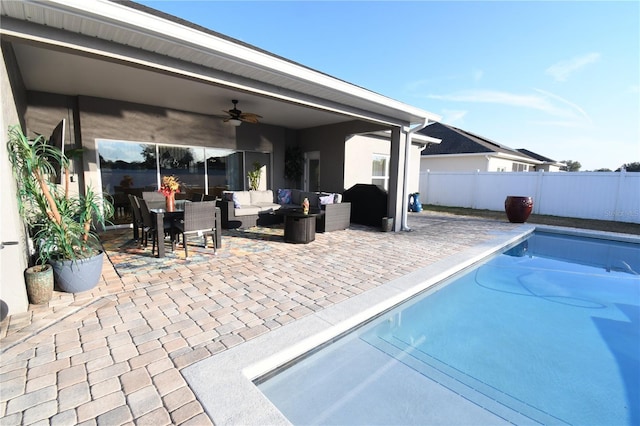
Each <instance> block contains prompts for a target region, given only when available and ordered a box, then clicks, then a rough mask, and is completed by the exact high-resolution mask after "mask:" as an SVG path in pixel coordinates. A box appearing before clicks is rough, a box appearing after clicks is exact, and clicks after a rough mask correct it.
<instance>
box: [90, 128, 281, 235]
mask: <svg viewBox="0 0 640 426" xmlns="http://www.w3.org/2000/svg"><path fill="white" fill-rule="evenodd" d="M97 145H98V155H99V158H100V174H101V178H102V191H103V193H104V194H105V195H110V196H111V197H112V198H113V201H114V206H115V208H116V216H115V218H114V220H113V222H114V223H115V224H120V223H131V221H132V215H131V209H130V204H129V199H128V194H133V195H136V196H138V197H142V192H143V191H157V190H158V179H159V178H160V177H161V176H165V175H174V176H176V177H177V178H178V180H179V181H180V183H181V188H180V194H178V195H177V196H178V198H186V199H190V198H191V196H192V195H193V194H208V195H213V196H217V197H219V196H221V194H222V191H224V190H233V191H239V190H245V189H248V188H247V187H246V185H247V182H246V181H247V179H246V171H248V170H250V169H251V168H252V165H251V164H252V163H253V162H256V161H258V162H260V163H261V164H263V165H264V166H265V172H264V174H263V176H262V181H261V184H260V189H267V187H268V185H269V184H268V183H269V182H270V179H271V154H269V153H258V152H243V151H234V150H230V149H222V148H205V147H190V146H176V145H157V144H145V143H135V142H124V141H109V140H99V141H98V144H97ZM247 163H248V164H247Z"/></svg>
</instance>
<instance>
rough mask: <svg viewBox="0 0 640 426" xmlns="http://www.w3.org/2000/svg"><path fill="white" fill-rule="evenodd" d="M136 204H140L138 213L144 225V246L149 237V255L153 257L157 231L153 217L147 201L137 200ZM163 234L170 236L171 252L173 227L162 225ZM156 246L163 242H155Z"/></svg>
mask: <svg viewBox="0 0 640 426" xmlns="http://www.w3.org/2000/svg"><path fill="white" fill-rule="evenodd" d="M138 202H139V203H140V213H141V215H142V222H143V224H144V229H145V232H144V246H145V247H146V246H147V241H148V237H149V235H151V243H152V246H151V254H152V255H154V254H155V252H156V240H157V238H156V235H157V234H158V230H157V228H156V223H155V221H154V220H153V216H152V215H151V211H150V210H149V203H148V202H147V200H145V199H142V198H138ZM163 226H164V234H165V235H166V234H167V233H168V234H170V236H171V250H172V251H173V244H174V233H173V225H172V224H171V223H167V222H166V221H165V223H164V225H163ZM157 243H158V245H160V244H163V243H164V242H163V241H157Z"/></svg>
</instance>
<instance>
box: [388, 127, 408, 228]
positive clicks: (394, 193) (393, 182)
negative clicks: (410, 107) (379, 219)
mask: <svg viewBox="0 0 640 426" xmlns="http://www.w3.org/2000/svg"><path fill="white" fill-rule="evenodd" d="M405 143H406V134H405V133H404V132H403V131H402V129H401V128H400V127H394V128H393V129H392V130H391V156H390V159H389V205H388V208H387V210H388V211H387V216H389V217H393V218H394V225H393V230H394V232H398V231H400V230H401V227H402V214H403V209H405V208H406V202H405V200H404V199H403V198H404V195H403V194H404V163H405V161H404V156H405Z"/></svg>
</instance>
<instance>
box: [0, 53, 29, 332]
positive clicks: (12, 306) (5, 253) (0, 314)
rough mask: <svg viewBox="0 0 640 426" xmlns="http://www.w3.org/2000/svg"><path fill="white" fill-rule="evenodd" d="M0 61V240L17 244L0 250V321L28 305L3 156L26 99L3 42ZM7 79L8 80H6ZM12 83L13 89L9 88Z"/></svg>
mask: <svg viewBox="0 0 640 426" xmlns="http://www.w3.org/2000/svg"><path fill="white" fill-rule="evenodd" d="M2 59H3V60H2V61H0V94H1V96H0V103H1V104H2V115H1V116H0V128H1V129H2V137H1V138H0V180H1V181H2V182H4V184H3V186H2V190H0V203H1V204H0V205H2V208H0V223H2V227H0V241H17V242H18V244H17V245H6V246H5V247H4V248H3V249H1V250H0V275H1V278H0V320H3V319H4V318H5V317H6V316H7V315H14V314H18V313H21V312H26V311H27V309H28V307H29V304H28V300H27V292H26V287H25V283H24V270H25V269H26V267H27V249H26V247H27V246H26V237H25V233H24V228H23V225H22V220H21V219H20V216H19V215H18V203H17V199H16V185H15V181H14V179H13V176H12V172H11V164H10V163H9V158H8V156H7V141H8V132H7V130H8V127H9V126H13V125H18V124H20V117H21V116H22V112H23V111H24V108H25V105H26V100H25V94H24V87H23V85H22V82H21V80H20V78H19V73H18V72H17V68H16V66H15V62H14V61H13V53H12V51H11V49H10V48H9V47H8V46H7V45H5V44H4V43H3V45H2ZM10 76H11V81H10ZM12 84H13V87H12Z"/></svg>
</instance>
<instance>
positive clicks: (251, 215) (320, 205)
mask: <svg viewBox="0 0 640 426" xmlns="http://www.w3.org/2000/svg"><path fill="white" fill-rule="evenodd" d="M305 198H307V199H308V200H309V210H310V211H311V212H312V213H320V214H319V215H318V216H317V221H316V231H317V232H330V231H337V230H342V229H347V228H348V227H349V223H350V216H351V203H343V202H342V195H341V194H335V193H324V192H305V191H301V190H298V189H279V190H278V191H277V192H276V194H275V195H274V193H273V191H272V190H266V191H225V192H224V193H223V194H222V199H221V200H218V207H220V211H221V216H222V227H223V228H225V229H230V228H250V227H252V226H257V225H272V224H274V223H278V222H279V221H281V220H282V215H278V214H275V212H276V211H277V210H279V209H295V208H297V209H301V208H302V201H303V200H304V199H305Z"/></svg>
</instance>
